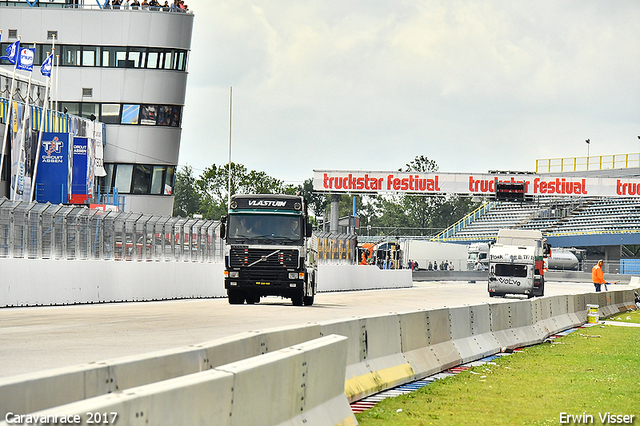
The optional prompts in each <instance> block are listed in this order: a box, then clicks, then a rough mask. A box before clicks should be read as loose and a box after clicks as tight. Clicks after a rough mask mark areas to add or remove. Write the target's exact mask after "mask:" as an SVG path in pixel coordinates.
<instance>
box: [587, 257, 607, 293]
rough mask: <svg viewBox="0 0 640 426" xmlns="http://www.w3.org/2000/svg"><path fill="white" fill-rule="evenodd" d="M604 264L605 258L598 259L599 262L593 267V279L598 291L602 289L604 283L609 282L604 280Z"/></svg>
mask: <svg viewBox="0 0 640 426" xmlns="http://www.w3.org/2000/svg"><path fill="white" fill-rule="evenodd" d="M603 264H604V261H603V260H598V263H597V264H596V265H595V266H594V267H593V269H591V281H592V282H593V285H594V286H595V287H596V292H599V291H600V290H601V288H602V284H605V285H606V284H607V282H606V281H605V280H604V274H603V272H602V265H603Z"/></svg>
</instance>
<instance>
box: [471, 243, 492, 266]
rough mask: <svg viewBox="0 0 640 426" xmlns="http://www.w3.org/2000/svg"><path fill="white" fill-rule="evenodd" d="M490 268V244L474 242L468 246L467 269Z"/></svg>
mask: <svg viewBox="0 0 640 426" xmlns="http://www.w3.org/2000/svg"><path fill="white" fill-rule="evenodd" d="M487 269H489V244H488V243H473V244H469V247H468V248H467V271H477V270H480V271H486V270H487Z"/></svg>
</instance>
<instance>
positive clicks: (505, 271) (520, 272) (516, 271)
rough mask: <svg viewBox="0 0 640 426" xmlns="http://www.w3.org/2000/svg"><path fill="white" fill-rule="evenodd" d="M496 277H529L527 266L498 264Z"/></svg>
mask: <svg viewBox="0 0 640 426" xmlns="http://www.w3.org/2000/svg"><path fill="white" fill-rule="evenodd" d="M495 273H496V276H498V277H518V278H526V277H527V265H513V264H509V265H505V264H500V263H498V264H497V265H496V272H495Z"/></svg>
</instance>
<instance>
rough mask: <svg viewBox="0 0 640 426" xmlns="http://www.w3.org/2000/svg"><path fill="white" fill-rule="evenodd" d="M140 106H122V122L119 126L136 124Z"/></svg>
mask: <svg viewBox="0 0 640 426" xmlns="http://www.w3.org/2000/svg"><path fill="white" fill-rule="evenodd" d="M139 115H140V105H129V104H124V105H123V106H122V120H120V124H138V116H139Z"/></svg>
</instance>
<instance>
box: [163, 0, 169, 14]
mask: <svg viewBox="0 0 640 426" xmlns="http://www.w3.org/2000/svg"><path fill="white" fill-rule="evenodd" d="M162 10H164V11H165V12H168V11H170V10H171V8H170V7H169V2H168V1H167V0H165V2H164V6H162Z"/></svg>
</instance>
